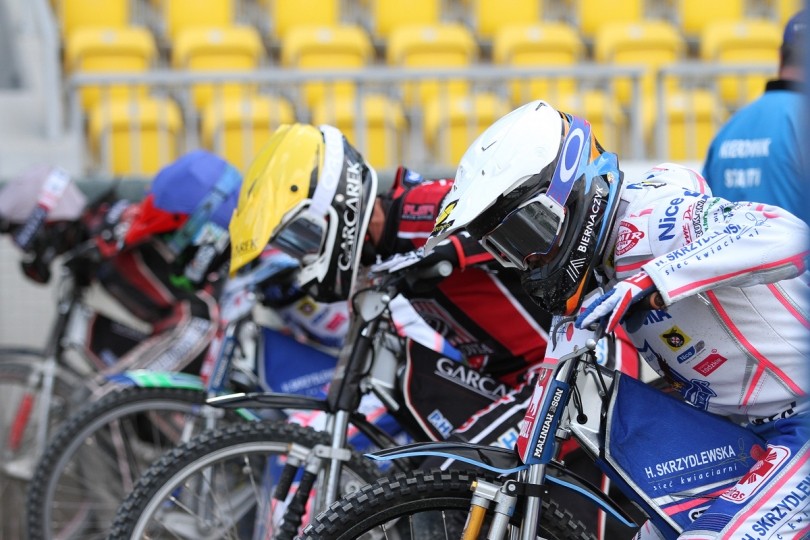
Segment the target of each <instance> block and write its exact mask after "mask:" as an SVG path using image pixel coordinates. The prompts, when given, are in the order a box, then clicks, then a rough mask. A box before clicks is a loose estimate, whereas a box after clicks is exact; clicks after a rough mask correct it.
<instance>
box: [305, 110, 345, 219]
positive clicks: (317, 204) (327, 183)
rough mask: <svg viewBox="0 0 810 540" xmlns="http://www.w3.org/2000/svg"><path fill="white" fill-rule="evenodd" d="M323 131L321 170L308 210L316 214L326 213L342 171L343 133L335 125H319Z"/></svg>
mask: <svg viewBox="0 0 810 540" xmlns="http://www.w3.org/2000/svg"><path fill="white" fill-rule="evenodd" d="M319 127H320V130H321V133H323V140H324V147H325V148H326V149H325V151H324V152H325V155H324V158H323V171H321V175H320V178H319V179H318V185H317V186H315V193H313V194H312V203H311V205H310V207H309V211H310V212H312V213H313V214H314V215H316V216H323V215H326V214H327V212H328V210H327V209H328V208H329V207H330V206H331V204H332V199H334V198H335V193H336V192H337V187H338V184H339V183H340V175H341V173H342V172H343V134H342V133H341V132H340V131H339V130H338V129H337V128H335V127H332V126H328V125H325V124H324V125H321V126H319Z"/></svg>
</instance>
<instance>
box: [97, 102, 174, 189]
mask: <svg viewBox="0 0 810 540" xmlns="http://www.w3.org/2000/svg"><path fill="white" fill-rule="evenodd" d="M181 129H182V120H181V116H180V109H179V107H178V106H177V104H176V103H174V102H173V101H171V100H169V99H161V98H154V97H145V98H140V99H135V100H131V101H123V100H118V101H112V102H103V101H102V102H100V103H99V104H98V105H96V107H95V108H94V109H93V110H92V111H90V113H89V122H88V135H89V139H90V148H91V151H92V153H93V156H94V157H95V159H96V160H97V162H98V163H99V164H101V166H102V168H103V171H104V172H106V173H108V174H113V175H130V176H147V177H151V176H152V175H154V174H155V173H156V172H157V171H158V170H159V169H160V168H161V167H163V166H165V165H166V164H168V163H169V162H171V161H173V160H174V159H176V158H177V155H178V145H177V141H178V135H179V133H180V131H181Z"/></svg>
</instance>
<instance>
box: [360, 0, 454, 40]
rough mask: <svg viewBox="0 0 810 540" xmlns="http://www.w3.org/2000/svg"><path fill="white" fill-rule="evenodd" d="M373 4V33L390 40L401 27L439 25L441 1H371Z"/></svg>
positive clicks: (375, 35)
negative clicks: (392, 34)
mask: <svg viewBox="0 0 810 540" xmlns="http://www.w3.org/2000/svg"><path fill="white" fill-rule="evenodd" d="M369 1H370V3H371V6H370V7H371V33H372V34H373V35H374V37H377V38H381V39H383V40H386V39H388V38H389V37H390V36H391V33H392V32H393V31H394V30H395V29H396V28H399V27H401V26H413V25H420V26H423V25H434V24H438V23H439V21H440V20H441V19H440V14H441V1H440V0H410V1H407V2H404V1H402V0H369Z"/></svg>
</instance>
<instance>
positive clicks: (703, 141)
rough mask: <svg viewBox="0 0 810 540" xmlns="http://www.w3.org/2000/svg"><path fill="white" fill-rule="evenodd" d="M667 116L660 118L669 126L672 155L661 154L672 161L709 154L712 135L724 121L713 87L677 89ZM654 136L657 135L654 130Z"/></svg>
mask: <svg viewBox="0 0 810 540" xmlns="http://www.w3.org/2000/svg"><path fill="white" fill-rule="evenodd" d="M664 110H665V114H666V119H665V120H664V121H663V122H656V124H655V125H656V126H658V125H661V124H662V125H663V126H664V127H665V129H666V130H667V137H666V140H667V148H666V151H667V152H668V155H666V156H658V157H659V158H662V159H668V160H672V161H678V160H697V161H700V160H702V159H703V158H705V157H706V150H708V148H709V143H711V141H712V138H713V137H714V135H715V134H716V133H717V130H718V129H719V128H720V126H721V124H722V120H723V118H721V116H720V115H721V111H722V108H721V107H720V105H719V103H718V101H717V98H716V97H715V95H714V93H712V92H711V91H709V90H692V91H689V92H686V91H683V92H675V93H673V94H670V95H669V96H667V100H666V106H665V109H664ZM650 136H651V137H653V138H655V137H657V134H656V132H655V131H654V130H653V131H652V132H651V133H650Z"/></svg>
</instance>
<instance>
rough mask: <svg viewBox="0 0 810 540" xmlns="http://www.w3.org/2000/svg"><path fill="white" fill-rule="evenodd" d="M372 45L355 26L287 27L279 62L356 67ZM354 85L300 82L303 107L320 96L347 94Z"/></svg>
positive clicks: (322, 67) (303, 67) (299, 65)
mask: <svg viewBox="0 0 810 540" xmlns="http://www.w3.org/2000/svg"><path fill="white" fill-rule="evenodd" d="M373 54H374V48H373V46H372V44H371V40H370V39H369V37H368V35H367V34H366V32H365V31H364V30H363V29H362V28H361V27H359V26H356V25H340V26H330V27H324V26H320V27H318V26H299V27H297V28H293V29H291V30H290V31H289V32H288V33H287V35H286V36H285V38H284V40H283V41H282V43H281V65H282V66H284V67H288V68H296V69H301V70H341V69H357V68H361V67H363V66H365V65H367V64H368V63H369V62H370V60H371V59H372V56H373ZM353 92H354V84H353V83H351V82H348V81H337V82H331V83H325V82H318V81H315V82H311V83H307V84H305V85H304V88H303V97H304V102H305V104H306V106H307V107H313V106H314V105H315V104H316V103H319V102H321V101H322V100H323V99H324V96H329V97H331V98H340V97H351V96H352V95H353Z"/></svg>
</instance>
